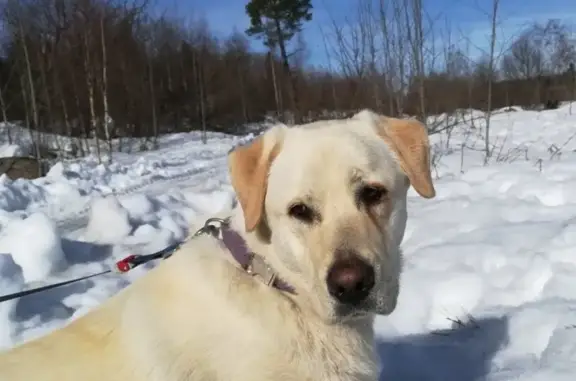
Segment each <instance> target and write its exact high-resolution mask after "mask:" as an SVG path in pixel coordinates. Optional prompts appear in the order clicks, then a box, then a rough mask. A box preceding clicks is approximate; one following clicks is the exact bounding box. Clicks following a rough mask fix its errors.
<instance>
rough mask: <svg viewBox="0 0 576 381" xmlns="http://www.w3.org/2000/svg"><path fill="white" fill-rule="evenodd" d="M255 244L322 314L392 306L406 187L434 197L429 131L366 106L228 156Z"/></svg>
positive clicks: (274, 132)
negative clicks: (366, 109)
mask: <svg viewBox="0 0 576 381" xmlns="http://www.w3.org/2000/svg"><path fill="white" fill-rule="evenodd" d="M229 167H230V177H231V181H232V185H233V187H234V189H235V191H236V193H237V196H238V201H239V205H240V206H241V208H242V215H243V221H244V224H245V230H246V232H247V233H248V234H247V235H248V240H249V244H250V246H251V247H252V248H253V249H254V251H255V252H256V253H258V254H260V255H263V256H264V257H265V258H266V259H267V260H268V261H269V262H270V264H271V265H272V266H273V267H275V269H276V270H277V271H278V272H279V274H280V276H281V277H283V278H284V279H285V280H287V281H288V282H289V283H291V284H292V285H293V286H294V287H295V288H296V292H297V293H298V296H299V298H300V300H302V301H303V303H307V304H308V305H309V306H310V307H311V308H313V309H314V310H315V311H316V312H317V313H318V314H319V315H321V316H322V317H324V318H326V319H342V318H346V317H352V316H356V315H358V314H360V315H364V314H366V313H377V314H384V315H387V314H390V313H391V312H392V311H393V310H394V309H395V307H396V300H397V297H398V292H399V277H400V270H401V253H400V248H399V246H400V243H401V241H402V238H403V235H404V229H405V225H406V218H407V213H406V192H407V190H408V187H409V186H410V184H411V185H412V186H413V187H414V189H415V190H416V191H417V192H418V193H419V194H420V195H421V196H422V197H425V198H432V197H434V196H435V189H434V186H433V183H432V178H431V174H430V160H429V141H428V135H427V132H426V128H425V127H424V125H422V124H421V123H420V122H418V121H415V120H400V119H394V118H387V117H383V116H379V115H377V114H374V113H372V112H370V111H362V112H360V113H358V114H356V115H355V116H354V117H352V118H350V119H345V120H332V121H322V122H316V123H312V124H309V125H302V126H297V127H291V128H288V127H274V128H272V129H270V130H268V131H267V132H266V133H264V135H262V136H260V137H259V138H257V139H256V140H254V141H253V142H252V143H250V144H249V145H246V146H243V147H239V148H237V149H236V150H234V151H232V152H231V153H230V156H229Z"/></svg>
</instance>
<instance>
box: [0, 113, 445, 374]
mask: <svg viewBox="0 0 576 381" xmlns="http://www.w3.org/2000/svg"><path fill="white" fill-rule="evenodd" d="M429 161H430V160H429V142H428V136H427V133H426V129H425V127H424V126H423V125H422V124H421V123H419V122H417V121H414V120H400V119H393V118H388V117H384V116H380V115H377V114H375V113H373V112H371V111H367V110H365V111H362V112H360V113H358V114H356V115H355V116H353V117H351V118H349V119H344V120H329V121H321V122H315V123H311V124H307V125H301V126H295V127H290V128H289V127H285V126H276V127H273V128H271V129H270V130H268V131H267V132H265V133H264V134H263V135H262V136H260V137H258V138H257V139H255V140H254V141H253V142H252V143H250V144H248V145H245V146H242V147H239V148H237V149H235V150H234V151H232V152H231V153H230V154H229V170H230V178H231V182H232V185H233V187H234V189H235V191H236V194H237V198H238V206H237V207H236V208H235V210H232V211H231V212H230V214H229V215H228V216H224V217H227V218H225V219H223V220H216V221H215V222H214V223H210V224H207V225H206V228H204V229H202V230H201V232H200V233H205V234H198V235H197V236H195V237H193V238H191V239H190V240H189V241H188V242H187V243H185V244H184V245H183V246H182V247H181V248H180V250H178V251H177V252H176V253H175V254H174V255H173V256H171V257H170V258H168V259H166V260H164V261H163V262H162V263H160V264H159V265H158V266H157V267H156V268H154V269H152V270H150V271H149V272H148V273H147V274H146V275H144V276H143V277H141V278H139V279H138V280H136V281H135V282H134V283H133V284H132V285H130V286H128V287H127V288H126V289H124V290H122V291H121V292H119V293H118V294H117V295H115V296H113V297H112V298H110V299H109V300H108V301H106V302H104V303H103V304H102V305H101V306H99V307H97V308H95V309H94V310H92V311H90V312H89V313H87V314H86V315H84V316H82V317H79V318H77V319H75V320H74V321H73V322H71V323H69V324H68V325H67V326H65V327H64V328H62V329H60V330H57V331H54V332H52V333H50V334H48V335H46V336H44V337H41V338H39V339H36V340H32V341H30V342H27V343H25V344H23V345H21V346H19V347H17V348H14V349H12V350H10V351H8V352H5V353H2V354H0V381H79V380H82V381H103V380H105V381H232V380H234V381H264V380H266V381H270V380H283V381H336V380H338V381H352V380H355V381H360V380H362V381H368V380H370V381H374V380H377V378H378V365H377V356H376V354H375V352H374V334H373V327H372V325H373V324H372V323H373V318H374V315H375V314H381V315H388V314H390V313H392V311H394V309H395V306H396V300H397V297H398V292H399V277H400V272H401V252H400V248H399V246H400V242H401V241H402V237H403V234H404V229H405V223H406V218H407V213H406V195H407V190H408V187H409V185H410V184H411V185H412V186H413V187H414V189H415V190H416V191H417V192H418V193H419V194H420V195H421V196H422V197H425V198H432V197H434V195H435V190H434V186H433V183H432V179H431V175H430V167H429V166H430V162H429Z"/></svg>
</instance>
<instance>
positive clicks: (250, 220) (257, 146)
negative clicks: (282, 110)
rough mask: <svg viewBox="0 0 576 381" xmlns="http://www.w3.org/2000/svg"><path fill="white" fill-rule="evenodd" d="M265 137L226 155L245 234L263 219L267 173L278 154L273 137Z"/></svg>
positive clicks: (277, 146)
mask: <svg viewBox="0 0 576 381" xmlns="http://www.w3.org/2000/svg"><path fill="white" fill-rule="evenodd" d="M266 134H267V133H265V135H263V136H260V137H258V138H256V139H255V140H253V141H252V142H251V143H250V144H248V145H245V146H240V147H237V148H236V149H234V150H233V151H232V152H230V153H229V154H228V169H229V171H230V180H231V183H232V187H233V188H234V191H235V192H236V195H237V197H238V202H239V203H240V206H241V207H242V212H243V213H244V223H245V228H246V231H247V232H251V231H253V230H254V229H255V228H256V227H257V226H258V223H259V222H260V220H261V219H262V215H263V213H264V200H265V198H266V189H267V188H268V172H269V170H270V166H271V165H272V161H274V158H275V157H276V156H277V155H278V153H279V152H280V144H279V143H278V142H277V141H275V140H274V139H273V138H274V136H266ZM270 135H274V134H270Z"/></svg>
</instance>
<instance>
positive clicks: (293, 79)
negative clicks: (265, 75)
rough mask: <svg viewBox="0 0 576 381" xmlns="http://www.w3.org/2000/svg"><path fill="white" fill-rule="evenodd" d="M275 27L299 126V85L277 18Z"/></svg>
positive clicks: (293, 109)
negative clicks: (291, 66)
mask: <svg viewBox="0 0 576 381" xmlns="http://www.w3.org/2000/svg"><path fill="white" fill-rule="evenodd" d="M274 25H275V27H276V33H277V37H278V47H279V48H280V56H281V58H282V66H283V67H284V73H285V74H286V75H287V76H288V80H289V81H290V98H291V102H292V113H293V118H294V123H295V124H298V123H300V121H301V115H300V107H299V106H300V105H299V104H298V85H297V83H296V77H295V76H294V73H292V69H291V68H290V62H289V61H288V52H287V50H286V41H284V36H283V35H282V28H281V27H280V20H279V19H277V18H275V19H274Z"/></svg>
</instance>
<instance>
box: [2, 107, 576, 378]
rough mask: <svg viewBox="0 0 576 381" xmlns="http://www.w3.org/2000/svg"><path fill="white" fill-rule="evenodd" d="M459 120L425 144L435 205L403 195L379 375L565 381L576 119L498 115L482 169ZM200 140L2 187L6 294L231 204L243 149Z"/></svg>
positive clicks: (61, 312) (8, 326) (45, 298)
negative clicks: (397, 284)
mask: <svg viewBox="0 0 576 381" xmlns="http://www.w3.org/2000/svg"><path fill="white" fill-rule="evenodd" d="M575 114H576V106H575ZM466 115H467V116H466V118H467V119H466V121H464V122H462V123H461V124H460V125H459V126H457V127H456V128H455V129H453V130H452V131H450V133H448V132H444V133H442V134H438V135H434V136H433V137H432V141H433V143H434V174H435V176H436V177H437V180H436V188H437V193H438V195H437V197H436V199H433V200H423V199H420V198H419V197H417V195H416V194H415V193H414V192H413V191H411V192H410V201H409V203H410V204H409V221H408V226H407V231H406V235H405V240H404V244H403V247H404V253H405V257H406V261H405V271H404V274H403V279H402V287H401V294H400V300H399V305H398V308H397V310H396V311H395V312H394V313H393V314H392V315H391V316H390V317H386V318H384V317H382V318H378V319H377V322H376V331H377V334H378V337H379V342H380V345H379V352H380V353H381V357H382V360H383V363H384V369H383V373H382V378H381V379H382V380H398V381H415V380H418V381H419V380H427V381H428V380H431V381H476V380H490V381H492V380H494V381H495V380H498V381H500V380H523V381H561V380H562V381H563V380H573V379H574V377H575V376H576V365H574V364H576V251H575V250H574V249H575V247H576V115H574V116H572V115H571V112H570V109H569V107H568V106H563V107H562V108H560V109H559V110H552V111H544V112H530V111H515V112H507V113H499V114H497V115H495V116H494V117H493V118H492V127H491V129H492V131H491V137H492V143H493V150H494V154H493V157H492V159H491V160H490V161H489V162H488V164H487V165H483V164H484V163H483V153H482V152H481V150H482V149H483V147H484V143H483V141H482V136H483V135H484V130H483V129H484V121H483V120H482V119H480V118H479V116H480V113H478V112H471V113H467V114H466ZM472 126H473V127H472ZM209 137H210V139H209V142H208V144H207V145H203V144H202V143H201V142H200V139H199V135H198V134H178V135H172V136H169V137H165V138H163V139H162V140H161V142H160V147H161V148H160V150H158V151H153V152H147V153H145V154H139V155H129V154H121V155H120V154H119V155H117V156H116V157H115V163H114V164H113V165H111V166H103V165H98V164H97V162H96V160H95V159H94V158H88V159H83V160H74V161H66V162H65V163H63V164H61V165H58V166H56V167H55V168H53V169H52V171H51V172H50V173H49V175H48V176H47V177H46V178H42V179H37V180H33V181H24V180H17V181H13V182H12V181H10V180H9V179H7V178H5V177H1V178H0V295H2V294H6V293H10V292H13V291H17V290H20V289H23V288H25V287H31V286H33V285H35V284H44V283H51V282H55V281H59V280H64V279H68V278H71V277H75V276H80V275H87V274H91V273H94V272H98V271H101V270H104V269H106V268H107V267H108V266H109V265H110V264H111V263H112V262H113V261H114V260H115V259H120V258H122V257H124V256H125V255H127V254H128V253H135V254H140V253H150V252H154V251H157V250H160V249H162V248H163V247H165V246H168V245H170V244H171V243H173V242H175V241H178V240H180V239H182V238H183V237H184V236H185V234H186V233H187V226H188V223H189V221H192V220H193V219H194V218H195V217H196V216H198V214H199V213H210V212H212V211H214V212H216V211H217V210H219V209H220V208H222V207H224V206H228V205H230V204H231V203H232V202H233V195H232V193H231V188H230V186H229V183H228V178H227V174H226V168H225V155H226V153H227V151H228V150H229V149H230V148H231V147H232V146H233V145H234V144H236V143H237V142H238V141H239V138H235V137H230V136H225V135H216V134H210V135H209ZM5 150H6V152H14V151H15V150H16V149H14V148H13V147H12V148H10V147H6V148H5ZM0 152H4V151H2V149H0ZM145 271H146V268H142V269H136V270H134V271H133V272H131V273H128V274H127V275H123V276H119V275H105V276H102V277H100V278H94V279H91V280H87V281H84V282H82V283H77V284H74V285H70V286H66V287H63V288H60V289H56V290H52V291H47V292H45V293H43V294H40V295H33V296H28V297H25V298H22V299H20V300H18V301H13V302H6V303H1V304H0V348H1V347H10V346H13V345H15V344H17V343H19V342H21V341H23V340H27V339H30V338H32V337H35V336H37V335H40V334H43V333H45V332H46V331H47V330H51V329H55V328H57V327H59V326H62V325H63V324H65V323H66V322H67V321H69V320H70V319H74V318H75V317H77V316H79V315H80V314H83V313H85V312H86V311H87V310H89V309H90V308H92V307H94V306H96V305H97V304H99V303H100V302H102V301H103V300H104V299H106V298H107V297H109V296H110V295H112V294H113V293H114V292H116V291H117V290H119V289H120V288H122V287H124V286H126V285H127V284H129V282H130V281H131V280H132V279H134V277H138V276H140V275H142V274H143V273H144V272H145Z"/></svg>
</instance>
